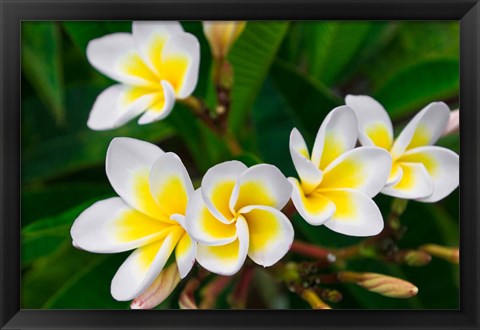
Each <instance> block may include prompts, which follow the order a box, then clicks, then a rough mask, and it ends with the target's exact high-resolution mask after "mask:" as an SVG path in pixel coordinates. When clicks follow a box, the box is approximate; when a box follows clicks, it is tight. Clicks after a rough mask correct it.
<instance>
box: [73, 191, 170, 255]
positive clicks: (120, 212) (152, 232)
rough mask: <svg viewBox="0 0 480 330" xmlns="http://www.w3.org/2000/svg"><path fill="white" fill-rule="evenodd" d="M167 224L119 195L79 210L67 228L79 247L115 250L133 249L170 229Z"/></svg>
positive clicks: (96, 250)
mask: <svg viewBox="0 0 480 330" xmlns="http://www.w3.org/2000/svg"><path fill="white" fill-rule="evenodd" d="M170 229H171V225H170V224H168V223H165V222H162V221H159V220H156V219H153V218H150V217H148V216H146V215H144V214H143V213H140V212H138V211H136V210H134V209H132V208H131V207H130V206H129V205H127V204H126V203H125V202H124V201H123V200H122V199H121V198H119V197H113V198H109V199H105V200H103V201H99V202H97V203H95V204H93V205H92V206H90V207H89V208H88V209H86V210H85V211H83V212H82V213H81V214H80V215H79V216H78V218H77V219H76V220H75V222H74V223H73V225H72V228H71V230H70V233H71V236H72V239H73V240H74V242H75V244H76V245H77V246H78V247H79V248H81V249H82V250H86V251H90V252H96V253H116V252H123V251H128V250H132V249H135V248H137V247H139V246H143V245H146V244H148V243H151V242H153V241H155V240H158V239H160V238H162V237H164V236H165V235H167V234H168V233H169V232H170Z"/></svg>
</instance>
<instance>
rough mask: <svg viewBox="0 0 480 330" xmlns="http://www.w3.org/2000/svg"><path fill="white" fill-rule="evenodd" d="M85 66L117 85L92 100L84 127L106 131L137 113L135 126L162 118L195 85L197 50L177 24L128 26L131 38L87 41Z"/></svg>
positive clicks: (121, 35)
mask: <svg viewBox="0 0 480 330" xmlns="http://www.w3.org/2000/svg"><path fill="white" fill-rule="evenodd" d="M87 58H88V61H89V62H90V63H91V64H92V65H93V66H94V67H95V68H96V69H97V70H98V71H100V72H102V73H103V74H105V75H107V76H108V77H110V78H111V79H113V80H116V81H118V82H119V83H120V84H116V85H113V86H111V87H109V88H107V89H106V90H105V91H103V92H102V93H101V94H100V95H99V96H98V97H97V99H96V101H95V103H94V105H93V108H92V111H91V112H90V117H89V119H88V123H87V125H88V127H90V128H91V129H93V130H108V129H113V128H116V127H119V126H121V125H123V124H125V123H126V122H128V121H129V120H131V119H133V118H134V117H136V116H138V115H139V114H141V113H143V115H142V116H141V117H140V119H139V120H138V123H139V124H148V123H151V122H154V121H157V120H160V119H162V118H165V117H166V116H168V114H169V113H170V111H171V110H172V108H173V105H174V104H175V99H183V98H186V97H188V96H189V95H190V94H191V93H192V92H193V90H194V89H195V86H196V84H197V79H198V68H199V59H200V46H199V43H198V40H197V38H196V37H195V36H193V35H192V34H189V33H185V32H184V31H183V28H182V26H181V25H180V23H179V22H153V21H145V22H133V24H132V33H113V34H109V35H107V36H104V37H101V38H98V39H94V40H92V41H90V43H89V44H88V47H87Z"/></svg>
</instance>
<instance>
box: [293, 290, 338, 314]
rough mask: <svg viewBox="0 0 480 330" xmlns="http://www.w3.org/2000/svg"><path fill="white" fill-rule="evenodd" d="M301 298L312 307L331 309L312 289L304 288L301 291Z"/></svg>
mask: <svg viewBox="0 0 480 330" xmlns="http://www.w3.org/2000/svg"><path fill="white" fill-rule="evenodd" d="M301 295H302V298H303V299H304V300H305V301H306V302H308V303H309V304H310V306H312V308H313V309H332V307H330V306H329V305H327V304H326V303H325V302H324V301H323V300H322V299H320V297H319V296H317V294H316V293H315V291H313V290H312V289H305V290H303V292H302V294H301Z"/></svg>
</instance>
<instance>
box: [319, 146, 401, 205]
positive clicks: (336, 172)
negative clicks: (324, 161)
mask: <svg viewBox="0 0 480 330" xmlns="http://www.w3.org/2000/svg"><path fill="white" fill-rule="evenodd" d="M391 168H392V157H391V156H390V154H389V153H388V152H387V151H386V150H385V149H382V148H378V147H359V148H355V149H352V150H350V151H347V152H346V153H344V154H342V155H341V156H340V157H338V158H337V159H335V160H334V161H333V162H332V163H330V165H328V167H327V168H326V169H325V170H324V172H323V180H322V183H321V184H320V187H321V188H322V189H327V188H330V189H343V188H349V189H355V190H360V191H362V192H363V193H365V194H367V195H368V196H370V197H373V196H375V195H376V194H378V193H379V192H380V190H382V188H383V187H384V186H385V183H386V182H387V179H388V177H389V175H390V170H391Z"/></svg>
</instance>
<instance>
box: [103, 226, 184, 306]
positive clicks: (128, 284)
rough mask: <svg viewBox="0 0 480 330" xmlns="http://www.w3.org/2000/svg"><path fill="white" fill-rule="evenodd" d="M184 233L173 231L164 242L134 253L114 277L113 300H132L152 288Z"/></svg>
mask: <svg viewBox="0 0 480 330" xmlns="http://www.w3.org/2000/svg"><path fill="white" fill-rule="evenodd" d="M183 233H184V231H183V229H177V230H173V231H172V233H171V234H169V235H168V236H167V237H166V238H165V239H164V240H160V241H157V242H154V243H151V244H149V245H146V246H143V247H141V248H138V249H136V250H135V251H133V252H132V254H130V256H129V257H128V258H127V260H125V262H124V263H123V264H122V265H121V266H120V268H119V269H118V271H117V273H116V274H115V276H114V277H113V280H112V284H111V287H110V291H111V294H112V296H113V298H115V299H116V300H118V301H127V300H132V299H133V298H135V297H137V296H139V295H140V294H141V293H142V292H143V291H144V290H146V289H147V288H148V287H150V285H151V284H152V283H153V281H154V280H155V279H156V278H157V276H158V275H159V274H160V272H161V271H162V270H163V267H164V266H165V263H166V262H167V260H168V258H169V257H170V254H171V253H172V251H173V249H174V248H175V245H176V244H177V242H178V240H179V239H180V237H181V236H182V234H183Z"/></svg>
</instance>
